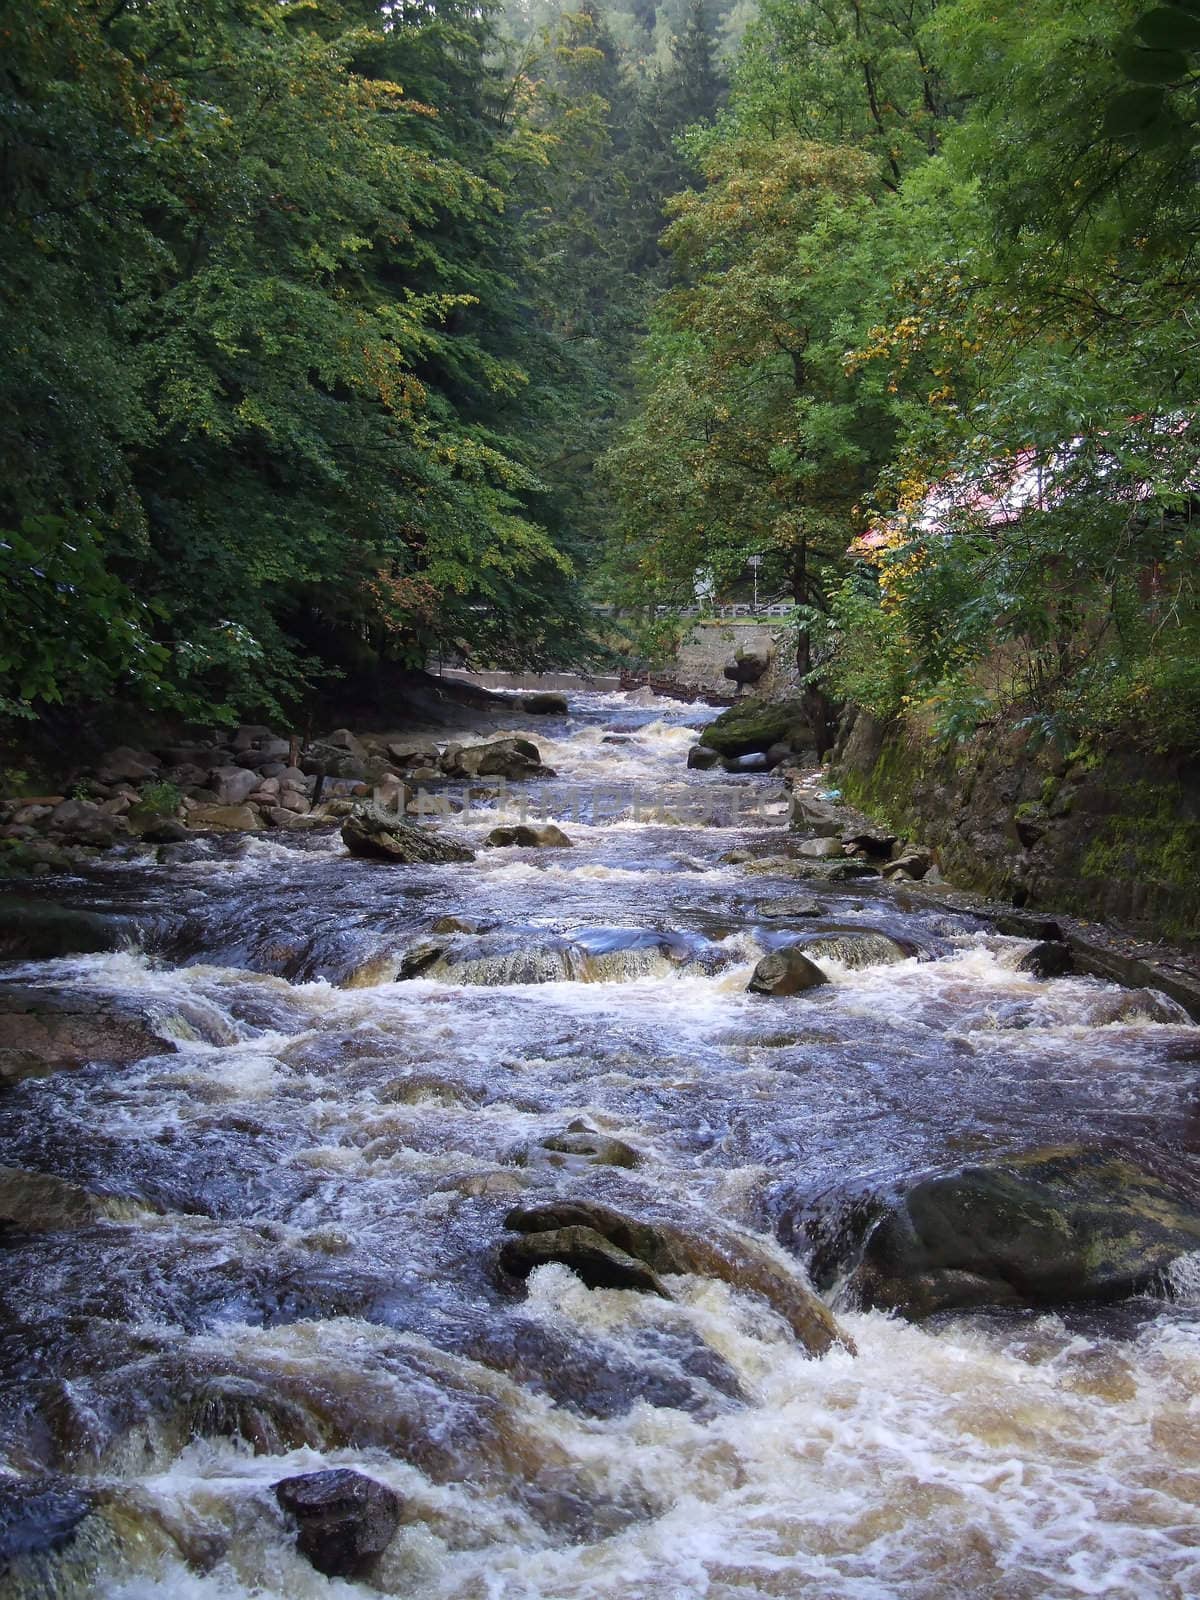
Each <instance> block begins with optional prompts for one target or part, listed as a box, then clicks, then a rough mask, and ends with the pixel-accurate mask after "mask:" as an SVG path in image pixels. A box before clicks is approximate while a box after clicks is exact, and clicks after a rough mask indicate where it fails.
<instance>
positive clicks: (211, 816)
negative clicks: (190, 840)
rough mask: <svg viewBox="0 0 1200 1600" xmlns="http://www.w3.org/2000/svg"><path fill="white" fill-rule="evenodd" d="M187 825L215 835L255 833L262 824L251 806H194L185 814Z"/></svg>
mask: <svg viewBox="0 0 1200 1600" xmlns="http://www.w3.org/2000/svg"><path fill="white" fill-rule="evenodd" d="M187 825H188V827H189V828H192V829H196V828H208V829H211V830H213V831H215V832H217V833H256V832H257V831H258V829H259V828H260V827H261V826H262V823H261V820H260V818H259V815H258V812H257V811H255V809H254V807H253V806H196V807H195V808H194V810H192V811H189V812H188V814H187Z"/></svg>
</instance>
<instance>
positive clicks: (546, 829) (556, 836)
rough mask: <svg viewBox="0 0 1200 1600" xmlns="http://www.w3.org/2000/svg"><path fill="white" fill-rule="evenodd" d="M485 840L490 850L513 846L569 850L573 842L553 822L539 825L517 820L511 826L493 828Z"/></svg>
mask: <svg viewBox="0 0 1200 1600" xmlns="http://www.w3.org/2000/svg"><path fill="white" fill-rule="evenodd" d="M483 842H484V844H485V845H486V846H487V847H488V849H490V850H506V849H511V848H512V847H513V846H516V847H517V848H518V849H521V850H568V849H570V848H571V845H572V843H573V841H572V840H570V839H568V838H567V836H566V834H565V833H564V832H563V831H562V829H561V828H560V827H558V826H557V825H556V824H555V823H553V822H546V823H542V824H541V825H539V826H535V825H534V824H532V823H528V822H517V823H514V824H513V825H512V826H511V827H500V828H493V829H492V831H491V833H489V834H488V836H487V838H486V839H485V840H484V841H483Z"/></svg>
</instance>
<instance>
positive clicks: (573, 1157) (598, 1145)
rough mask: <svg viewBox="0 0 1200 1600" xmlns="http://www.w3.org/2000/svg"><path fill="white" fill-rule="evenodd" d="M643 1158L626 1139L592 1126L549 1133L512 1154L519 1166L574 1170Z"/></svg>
mask: <svg viewBox="0 0 1200 1600" xmlns="http://www.w3.org/2000/svg"><path fill="white" fill-rule="evenodd" d="M641 1159H642V1158H641V1155H640V1153H639V1152H638V1151H637V1150H635V1149H634V1148H633V1146H632V1145H630V1144H626V1143H625V1141H624V1139H614V1138H611V1137H610V1136H609V1135H607V1134H603V1133H597V1132H595V1130H594V1129H591V1128H587V1129H568V1130H567V1131H566V1132H565V1133H552V1134H549V1135H547V1137H546V1138H545V1139H542V1140H541V1141H540V1142H539V1143H537V1144H534V1145H526V1146H525V1147H524V1148H522V1149H521V1150H519V1151H517V1152H516V1154H515V1156H514V1157H513V1160H514V1162H515V1164H516V1165H517V1166H519V1167H546V1168H549V1169H550V1170H552V1171H574V1172H578V1171H581V1170H586V1169H587V1168H588V1167H590V1166H592V1167H636V1166H638V1165H640V1163H641Z"/></svg>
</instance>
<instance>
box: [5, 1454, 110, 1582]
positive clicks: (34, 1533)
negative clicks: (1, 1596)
mask: <svg viewBox="0 0 1200 1600" xmlns="http://www.w3.org/2000/svg"><path fill="white" fill-rule="evenodd" d="M95 1505H96V1501H95V1496H94V1495H93V1494H92V1493H91V1492H90V1491H89V1490H88V1489H86V1488H85V1487H84V1486H83V1485H82V1484H80V1483H77V1482H74V1481H72V1480H71V1479H69V1478H64V1477H59V1476H57V1475H52V1474H46V1475H45V1476H42V1477H36V1478H17V1477H12V1476H9V1475H8V1474H7V1473H5V1474H0V1578H5V1579H15V1581H16V1583H17V1584H20V1578H21V1574H22V1568H23V1567H24V1568H25V1569H26V1571H27V1572H29V1575H30V1577H31V1578H32V1576H33V1568H34V1564H35V1563H37V1562H38V1558H39V1557H45V1556H52V1555H54V1554H55V1553H56V1552H58V1551H60V1550H62V1549H64V1548H65V1547H66V1546H67V1545H69V1544H70V1542H71V1540H72V1539H73V1538H74V1537H75V1532H76V1530H77V1529H78V1527H79V1525H80V1524H81V1523H82V1522H83V1521H84V1520H85V1518H86V1517H88V1516H89V1515H90V1514H91V1513H92V1511H94V1510H95ZM45 1575H46V1577H47V1579H49V1573H46V1574H45ZM12 1592H13V1593H14V1594H20V1593H21V1592H22V1590H21V1588H20V1587H14V1589H13V1591H12ZM27 1592H28V1593H29V1594H31V1595H32V1594H34V1593H35V1592H37V1591H36V1590H35V1589H34V1588H32V1587H31V1588H29V1589H28V1590H27ZM44 1592H45V1593H46V1594H47V1595H49V1594H50V1593H51V1592H52V1591H51V1590H50V1589H47V1590H45V1591H44Z"/></svg>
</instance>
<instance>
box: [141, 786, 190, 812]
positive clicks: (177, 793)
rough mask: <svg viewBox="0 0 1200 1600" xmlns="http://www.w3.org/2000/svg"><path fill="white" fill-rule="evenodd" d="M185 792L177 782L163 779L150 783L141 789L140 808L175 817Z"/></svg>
mask: <svg viewBox="0 0 1200 1600" xmlns="http://www.w3.org/2000/svg"><path fill="white" fill-rule="evenodd" d="M182 799H183V792H182V790H180V789H179V787H178V786H177V785H176V784H173V783H168V782H166V781H165V780H161V781H160V782H158V783H148V784H146V786H145V787H144V788H143V789H142V791H141V797H140V799H139V800H138V810H139V811H143V812H147V813H149V814H150V815H151V816H156V817H173V816H174V815H175V813H176V812H177V811H178V810H179V804H180V801H181V800H182Z"/></svg>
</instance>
